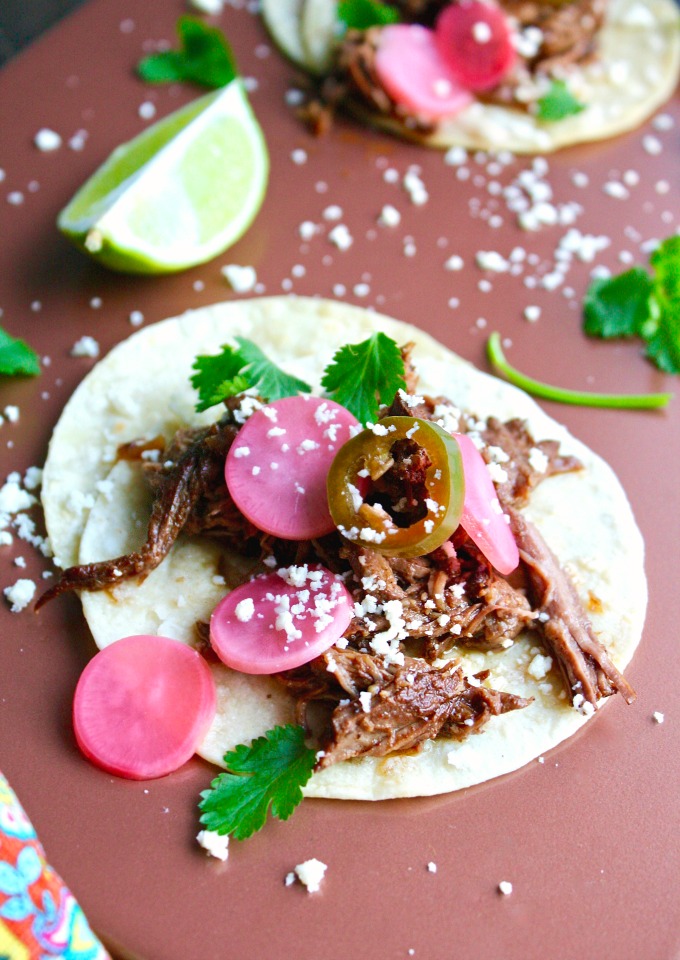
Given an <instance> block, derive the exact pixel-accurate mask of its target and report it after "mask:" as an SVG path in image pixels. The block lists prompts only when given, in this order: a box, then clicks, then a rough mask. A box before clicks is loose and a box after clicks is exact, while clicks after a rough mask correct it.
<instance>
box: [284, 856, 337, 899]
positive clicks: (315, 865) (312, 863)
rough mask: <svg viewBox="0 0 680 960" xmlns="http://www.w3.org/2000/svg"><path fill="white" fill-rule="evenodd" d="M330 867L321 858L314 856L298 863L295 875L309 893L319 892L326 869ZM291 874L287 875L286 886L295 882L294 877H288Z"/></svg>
mask: <svg viewBox="0 0 680 960" xmlns="http://www.w3.org/2000/svg"><path fill="white" fill-rule="evenodd" d="M327 869H328V867H327V865H326V864H325V863H322V862H321V860H317V859H316V857H312V859H311V860H305V861H304V863H298V865H297V867H295V871H294V873H295V876H297V878H298V880H299V881H300V883H301V884H303V886H305V887H307V892H308V893H317V892H318V891H319V890H320V889H321V881H322V880H323V878H324V876H325V873H326V870H327ZM290 876H291V874H288V875H287V876H286V886H289V885H290V884H291V883H293V882H294V877H293V879H292V880H289V879H288V878H289V877H290Z"/></svg>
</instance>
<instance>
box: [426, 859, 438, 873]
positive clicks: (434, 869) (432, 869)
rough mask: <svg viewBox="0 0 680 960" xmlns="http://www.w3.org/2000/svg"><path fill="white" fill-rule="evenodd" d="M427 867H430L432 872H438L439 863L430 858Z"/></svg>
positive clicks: (429, 869)
mask: <svg viewBox="0 0 680 960" xmlns="http://www.w3.org/2000/svg"><path fill="white" fill-rule="evenodd" d="M427 869H428V871H429V872H430V873H436V872H437V864H436V863H434V861H432V860H430V862H429V863H428V865H427Z"/></svg>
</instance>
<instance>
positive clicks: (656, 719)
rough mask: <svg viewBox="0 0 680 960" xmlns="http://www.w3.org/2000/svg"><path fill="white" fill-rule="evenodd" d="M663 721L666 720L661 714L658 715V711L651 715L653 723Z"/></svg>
mask: <svg viewBox="0 0 680 960" xmlns="http://www.w3.org/2000/svg"><path fill="white" fill-rule="evenodd" d="M665 719H666V718H665V717H664V715H663V713H660V712H659V711H658V710H655V711H654V713H653V714H652V720H653V721H654V723H663V722H664V720H665Z"/></svg>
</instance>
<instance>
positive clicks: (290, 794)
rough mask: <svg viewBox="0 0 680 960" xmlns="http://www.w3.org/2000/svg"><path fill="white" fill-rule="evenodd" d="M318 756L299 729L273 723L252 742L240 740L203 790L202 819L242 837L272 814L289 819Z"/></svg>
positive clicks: (209, 826) (222, 831)
mask: <svg viewBox="0 0 680 960" xmlns="http://www.w3.org/2000/svg"><path fill="white" fill-rule="evenodd" d="M315 760H316V755H315V752H314V750H311V749H310V748H309V747H306V746H305V733H304V730H303V729H302V727H296V726H293V725H292V724H287V725H286V726H285V727H274V729H273V730H269V731H268V732H267V733H266V734H265V735H264V736H263V737H258V738H257V739H256V740H253V742H252V743H251V745H250V746H249V747H248V746H245V745H243V744H241V745H240V746H238V747H236V748H235V749H234V750H232V751H231V752H230V753H227V754H226V755H225V757H224V762H225V764H226V766H227V772H226V773H220V774H219V776H217V777H216V778H215V779H214V780H213V781H212V783H211V785H210V790H204V791H203V792H202V793H201V802H200V804H199V808H200V810H201V811H202V816H201V823H202V824H204V826H205V827H206V828H207V829H208V830H214V831H215V832H217V833H220V834H222V835H224V834H225V833H228V834H231V835H232V836H233V837H234V838H235V839H236V840H245V839H246V838H247V837H250V836H252V834H254V833H256V832H257V831H258V830H261V829H262V827H263V826H264V824H265V821H266V819H267V813H268V812H269V809H270V807H271V813H272V816H274V817H278V819H279V820H287V819H288V817H290V815H291V814H292V812H293V810H294V809H295V807H297V805H298V804H299V803H300V801H301V800H302V787H304V785H305V784H306V783H307V781H308V780H309V778H310V777H311V775H312V770H313V769H314V763H315Z"/></svg>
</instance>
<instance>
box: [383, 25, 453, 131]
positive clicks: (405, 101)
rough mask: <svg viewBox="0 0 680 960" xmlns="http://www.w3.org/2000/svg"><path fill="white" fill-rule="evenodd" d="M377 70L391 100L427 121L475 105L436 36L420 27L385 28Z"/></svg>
mask: <svg viewBox="0 0 680 960" xmlns="http://www.w3.org/2000/svg"><path fill="white" fill-rule="evenodd" d="M375 70H376V73H377V75H378V78H379V80H380V83H381V84H382V86H383V87H384V88H385V90H386V91H387V93H388V94H389V95H390V96H391V97H392V99H393V100H394V101H395V102H396V103H398V104H400V105H401V106H403V107H406V109H407V110H408V111H409V112H410V113H413V114H416V115H417V116H420V117H423V118H424V119H429V120H439V119H441V118H442V117H450V116H454V115H455V114H457V113H460V111H461V110H463V109H464V108H465V107H467V106H468V105H469V104H470V103H471V102H472V97H471V95H470V94H469V93H468V91H467V90H465V89H463V87H462V86H461V85H460V83H459V82H458V81H457V80H456V78H455V76H454V75H453V74H452V72H451V70H450V68H449V66H448V64H447V62H446V61H445V60H444V59H443V58H442V57H441V55H440V53H439V50H438V49H437V44H436V42H435V36H434V33H433V32H432V31H431V30H428V29H427V28H426V27H421V26H420V25H419V24H393V25H391V26H388V27H383V29H382V30H381V32H380V46H379V47H378V50H377V53H376V57H375Z"/></svg>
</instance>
